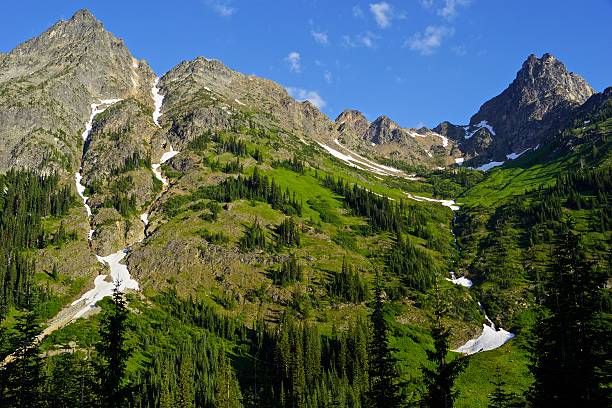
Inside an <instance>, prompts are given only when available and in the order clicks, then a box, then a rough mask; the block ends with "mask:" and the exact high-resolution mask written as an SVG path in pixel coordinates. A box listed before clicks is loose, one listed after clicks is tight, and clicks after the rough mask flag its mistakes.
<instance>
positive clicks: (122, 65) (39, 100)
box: [0, 10, 155, 172]
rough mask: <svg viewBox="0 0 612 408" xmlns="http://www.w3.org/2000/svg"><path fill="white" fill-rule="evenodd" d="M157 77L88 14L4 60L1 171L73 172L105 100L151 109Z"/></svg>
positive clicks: (1, 75) (0, 68)
mask: <svg viewBox="0 0 612 408" xmlns="http://www.w3.org/2000/svg"><path fill="white" fill-rule="evenodd" d="M154 77H155V75H154V73H153V72H152V71H151V69H150V68H149V66H148V65H147V64H146V62H144V61H138V60H136V59H135V58H134V57H133V56H132V55H131V54H130V52H129V50H128V49H127V47H126V46H125V44H124V43H123V41H122V40H119V39H117V38H115V37H114V36H113V35H112V34H111V33H109V32H107V31H106V30H105V29H104V27H103V26H102V24H101V23H100V22H99V21H97V20H96V19H95V18H94V17H93V16H92V15H91V13H89V12H88V11H86V10H81V11H78V12H77V13H76V14H75V15H74V16H73V17H72V18H71V19H70V20H68V21H60V22H58V23H57V24H55V25H53V26H52V27H51V28H50V29H49V30H47V31H46V32H44V33H43V34H41V35H40V36H38V37H36V38H34V39H32V40H29V41H27V42H25V43H23V44H21V45H19V46H18V47H16V48H15V49H14V50H12V51H11V52H9V53H8V54H4V55H2V57H0V140H2V143H1V144H0V171H6V170H8V169H9V168H13V167H15V168H32V169H37V170H41V171H60V172H73V171H74V169H75V168H77V167H78V164H79V163H80V159H81V150H82V149H81V143H82V140H81V138H80V133H81V132H82V130H83V124H84V123H85V122H86V121H87V118H88V117H89V115H90V114H91V108H90V105H91V104H92V103H95V102H98V101H99V100H100V99H111V98H127V97H133V98H136V99H138V100H139V101H141V102H142V103H144V104H147V105H149V104H150V105H151V106H152V99H151V97H150V89H151V86H152V83H153V80H154Z"/></svg>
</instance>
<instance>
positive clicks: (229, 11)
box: [206, 0, 238, 17]
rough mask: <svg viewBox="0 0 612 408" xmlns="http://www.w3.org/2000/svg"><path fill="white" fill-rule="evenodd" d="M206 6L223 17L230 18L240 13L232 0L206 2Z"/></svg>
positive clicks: (207, 0) (208, 0) (210, 0)
mask: <svg viewBox="0 0 612 408" xmlns="http://www.w3.org/2000/svg"><path fill="white" fill-rule="evenodd" d="M206 5H207V6H208V7H210V9H211V10H212V11H214V12H215V13H217V14H218V15H219V16H221V17H230V16H232V15H234V14H235V13H236V11H238V9H236V8H235V7H233V6H232V2H231V1H230V0H206Z"/></svg>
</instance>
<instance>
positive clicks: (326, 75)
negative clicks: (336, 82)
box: [323, 71, 333, 84]
mask: <svg viewBox="0 0 612 408" xmlns="http://www.w3.org/2000/svg"><path fill="white" fill-rule="evenodd" d="M323 79H325V82H327V83H328V84H331V83H332V80H333V77H332V73H331V72H329V71H325V72H324V73H323Z"/></svg>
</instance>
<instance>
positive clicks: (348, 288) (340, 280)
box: [327, 257, 368, 303]
mask: <svg viewBox="0 0 612 408" xmlns="http://www.w3.org/2000/svg"><path fill="white" fill-rule="evenodd" d="M327 291H328V293H329V294H330V295H331V296H333V297H335V298H337V299H339V300H341V301H343V302H349V303H361V302H363V301H364V300H366V299H367V298H368V285H367V284H366V283H365V282H364V281H363V280H362V279H361V278H360V277H359V273H358V272H357V271H356V270H355V268H354V267H353V264H351V263H349V262H348V261H347V260H346V257H345V258H343V259H342V269H341V270H340V271H339V272H332V273H331V278H330V280H329V282H328V283H327Z"/></svg>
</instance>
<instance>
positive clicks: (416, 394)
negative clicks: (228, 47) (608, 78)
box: [0, 2, 612, 408]
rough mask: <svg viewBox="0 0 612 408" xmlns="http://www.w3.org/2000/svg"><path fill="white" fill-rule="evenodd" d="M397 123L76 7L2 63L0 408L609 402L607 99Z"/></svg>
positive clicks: (536, 60)
mask: <svg viewBox="0 0 612 408" xmlns="http://www.w3.org/2000/svg"><path fill="white" fill-rule="evenodd" d="M205 3H206V4H207V5H208V6H211V5H213V3H214V2H205ZM222 4H225V3H223V2H219V3H214V5H216V6H218V7H220V6H221V5H222ZM228 4H229V3H228ZM385 5H386V6H385ZM227 7H229V6H227ZM370 7H371V10H372V13H378V14H376V15H378V17H379V18H378V20H379V22H378V23H377V24H378V25H379V26H380V25H381V24H383V23H384V24H391V21H392V20H385V19H384V18H383V17H381V16H386V15H387V14H385V13H388V11H389V9H388V7H390V6H389V4H387V3H385V2H383V3H376V4H372V5H370ZM220 10H221V11H224V13H226V14H228V13H229V14H231V13H230V10H229V9H228V8H225V9H224V8H221V9H220ZM381 13H382V14H381ZM229 14H228V15H226V16H225V17H228V16H229ZM321 35H322V34H321V33H319V37H315V38H319V40H320V41H323V39H324V38H325V41H327V39H326V38H327V37H326V36H325V37H321ZM321 45H324V44H321ZM203 51H205V50H203ZM440 115H441V117H443V116H444V112H440ZM399 122H400V121H397V120H394V119H392V118H390V117H388V116H384V115H382V116H379V117H377V118H374V119H373V120H370V119H368V118H367V117H366V115H364V114H363V113H362V112H360V111H358V110H355V109H346V110H344V111H342V113H340V114H339V115H338V117H337V118H336V119H335V121H332V120H330V119H329V118H328V117H327V116H326V115H325V114H324V113H323V112H321V110H319V109H318V108H317V107H316V106H315V105H314V104H313V103H311V102H308V101H298V100H296V99H294V98H293V97H292V96H291V95H290V93H289V92H288V90H287V89H286V88H284V87H283V86H281V85H279V84H278V83H275V82H273V81H271V80H268V79H265V78H261V77H258V76H255V75H246V74H242V73H240V72H237V71H235V70H233V69H231V68H229V67H227V66H225V65H224V64H223V63H222V62H221V61H219V60H213V59H208V58H204V57H197V58H195V59H192V60H189V61H183V62H180V63H178V64H177V65H176V66H174V67H173V68H172V69H170V70H169V71H168V72H166V73H164V74H163V75H161V76H160V77H158V76H157V75H156V74H155V73H154V72H153V71H152V70H151V68H150V67H149V66H148V64H147V62H146V61H144V60H142V59H140V60H139V59H137V58H135V57H134V56H133V55H132V54H131V53H130V51H129V50H128V48H127V46H126V45H125V43H124V42H123V40H120V39H118V38H117V37H115V36H114V35H113V34H112V33H110V32H108V31H107V30H106V29H105V28H104V26H103V24H102V23H101V22H99V21H98V20H97V19H96V18H95V17H94V16H93V15H92V14H91V13H90V12H89V11H87V10H81V11H78V12H77V13H76V14H75V15H74V16H73V17H72V18H71V19H69V20H67V21H60V22H58V23H56V24H55V25H53V26H52V27H51V28H49V29H48V30H47V31H45V32H44V33H43V34H41V35H40V36H38V37H36V38H34V39H31V40H29V41H26V42H25V43H23V44H21V45H18V46H17V47H16V48H14V49H13V50H12V51H10V52H8V53H6V54H0V282H2V283H1V285H2V286H0V289H1V290H0V406H1V407H3V408H4V407H8V408H12V407H45V408H47V407H74V406H88V407H138V408H145V407H195V406H198V407H200V406H201V407H223V408H225V407H231V408H234V407H242V406H244V407H282V408H287V407H317V408H319V407H320V408H327V407H344V408H349V407H351V408H360V407H386V408H394V407H400V406H423V407H451V406H457V407H481V406H496V407H498V406H499V407H509V406H513V407H517V406H530V407H545V406H557V405H559V404H560V401H562V402H563V403H566V404H567V405H568V406H585V407H586V406H594V407H598V406H610V404H609V403H608V402H609V388H610V387H609V381H608V380H609V358H608V356H609V351H610V344H609V342H610V341H609V339H610V338H612V337H611V333H610V324H609V323H610V322H609V316H610V314H611V313H612V310H610V302H609V299H610V284H609V283H610V279H611V277H610V273H609V271H610V270H612V268H610V256H609V255H610V251H611V248H610V242H612V210H611V206H610V202H612V153H611V149H610V143H611V141H610V136H611V135H612V88H610V87H608V88H607V89H605V90H604V91H603V92H596V91H595V90H593V89H592V88H591V87H590V86H589V85H588V83H587V82H586V81H585V80H584V79H582V78H581V77H580V76H578V75H577V74H574V73H571V72H568V71H567V69H566V68H565V66H564V65H563V64H562V63H561V62H560V61H559V60H557V59H556V58H555V57H553V56H552V55H550V54H544V55H543V56H542V57H537V56H535V55H531V56H529V57H528V58H527V60H526V61H525V62H524V63H523V65H522V67H521V68H520V70H519V71H518V73H517V75H516V78H515V79H514V81H512V83H511V84H510V85H509V86H508V88H507V89H506V90H504V91H503V92H502V93H501V94H500V95H498V96H495V97H494V98H492V99H491V100H489V101H487V102H485V103H484V104H483V105H482V106H481V107H480V109H479V110H478V112H477V113H476V114H474V115H473V116H472V117H471V118H470V119H469V121H468V119H467V118H466V120H465V124H453V123H451V122H449V121H443V122H441V123H440V124H439V125H438V126H436V127H435V128H433V129H428V128H426V127H420V128H408V127H403V126H402V125H401V124H400V123H399Z"/></svg>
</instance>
